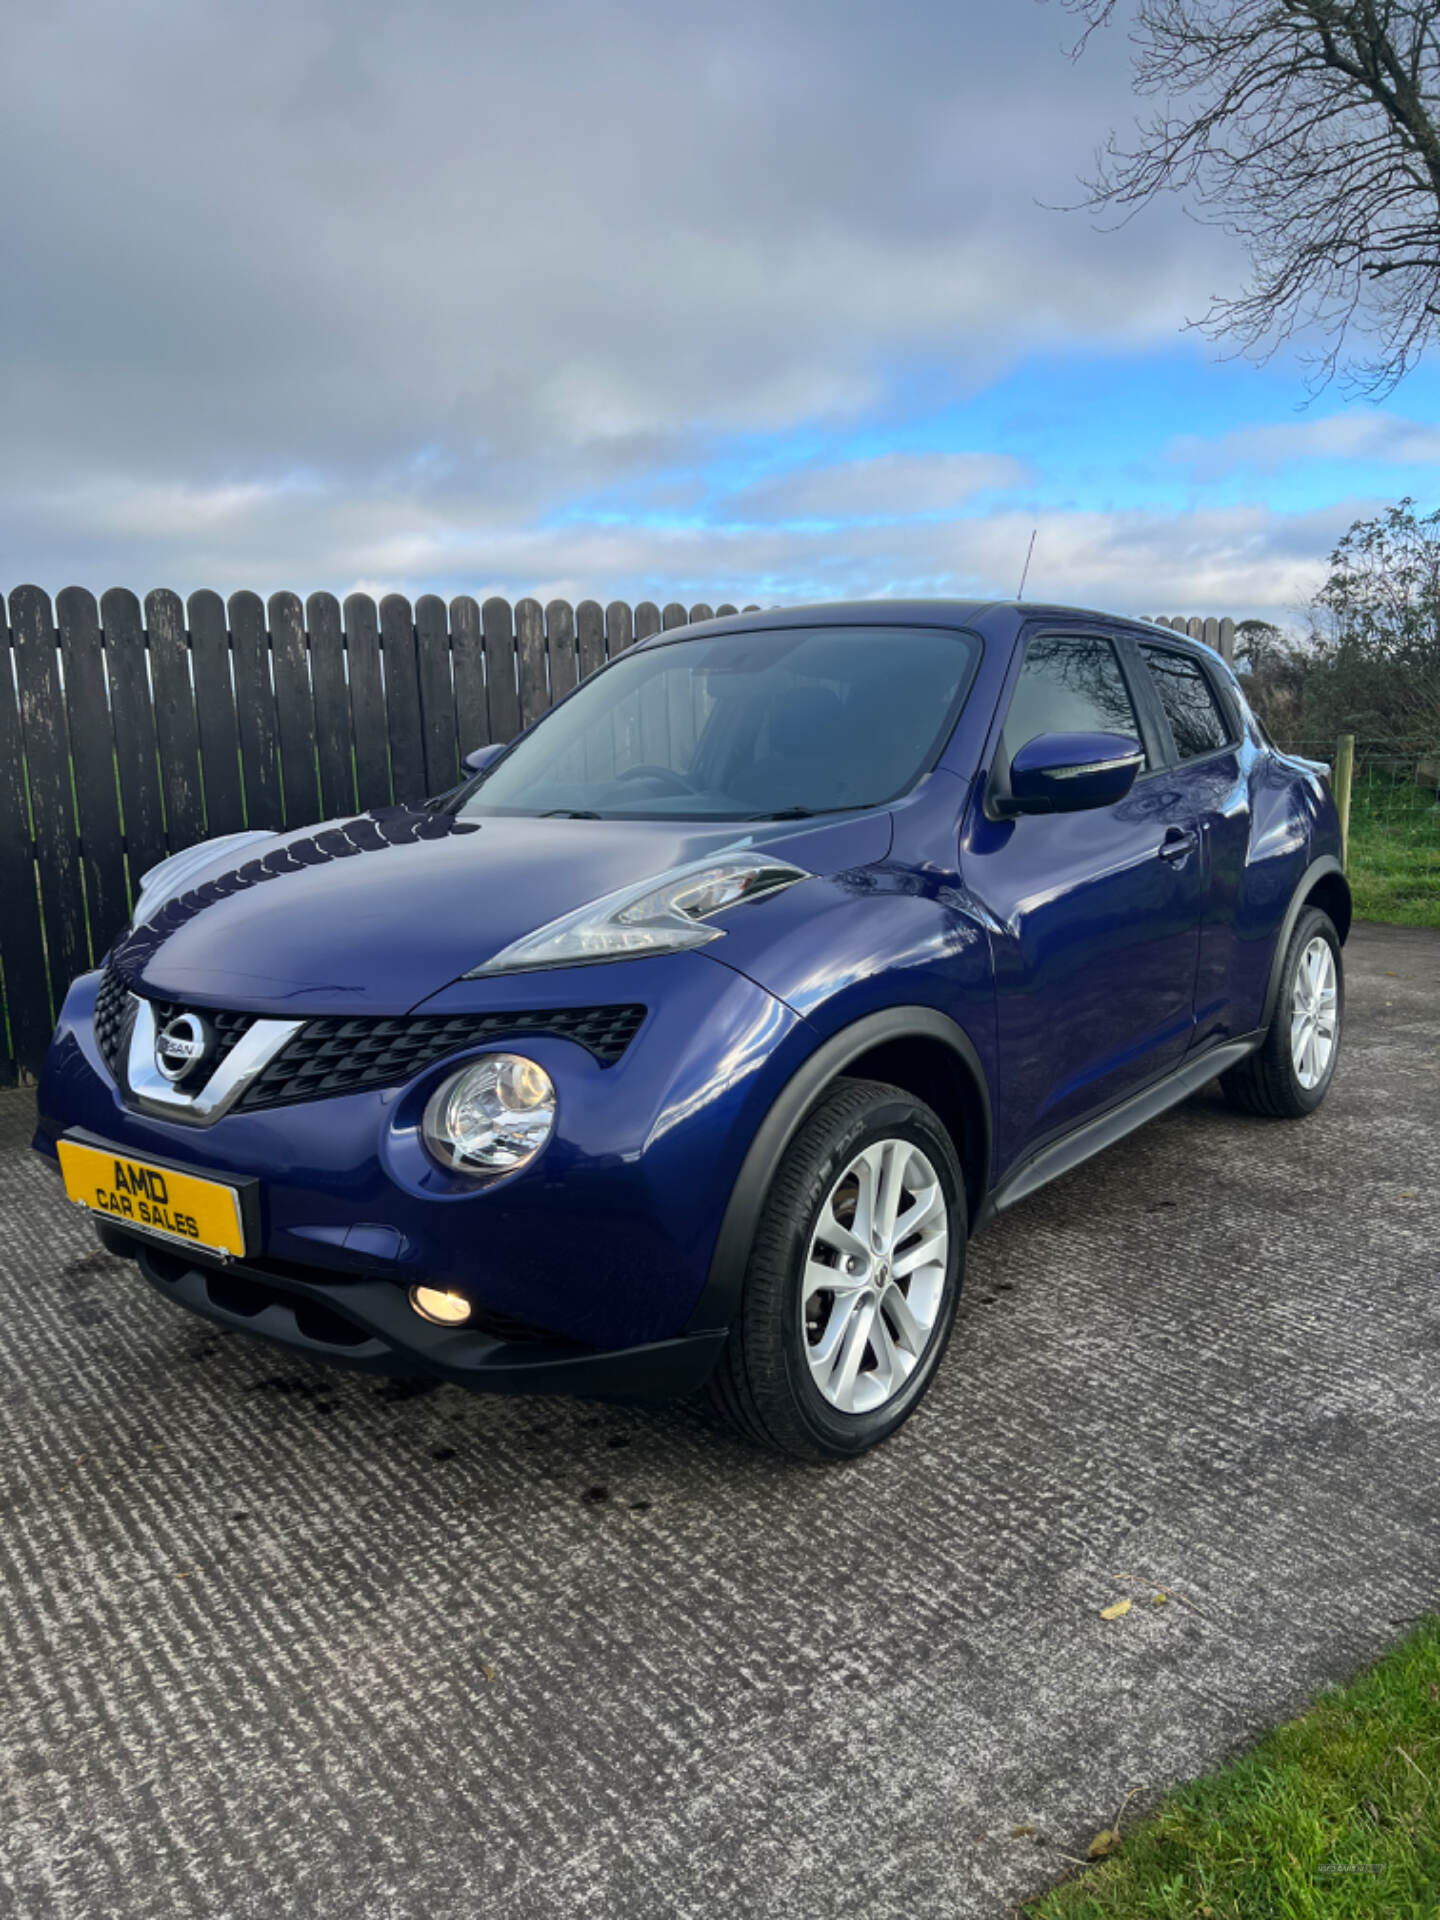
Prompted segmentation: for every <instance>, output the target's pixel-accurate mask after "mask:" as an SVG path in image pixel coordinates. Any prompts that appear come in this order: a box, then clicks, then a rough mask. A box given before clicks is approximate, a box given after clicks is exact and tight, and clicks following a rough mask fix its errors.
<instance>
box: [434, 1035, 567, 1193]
mask: <svg viewBox="0 0 1440 1920" xmlns="http://www.w3.org/2000/svg"><path fill="white" fill-rule="evenodd" d="M554 1126H555V1084H554V1082H553V1081H552V1080H551V1078H550V1076H549V1074H548V1073H546V1071H545V1069H544V1068H543V1067H537V1066H536V1064H535V1062H534V1061H533V1060H526V1059H525V1058H524V1057H523V1055H521V1054H518V1053H490V1054H487V1055H486V1056H485V1058H484V1059H483V1060H477V1061H475V1062H474V1064H473V1065H471V1066H468V1067H463V1068H462V1069H461V1070H460V1072H459V1073H456V1074H452V1075H451V1077H450V1078H449V1079H448V1080H447V1081H445V1083H444V1085H443V1086H441V1087H439V1088H438V1089H437V1090H436V1091H435V1092H434V1093H433V1094H432V1095H431V1096H430V1101H429V1104H428V1105H427V1107H426V1109H425V1119H424V1123H423V1127H424V1134H425V1144H426V1146H427V1147H428V1148H429V1149H430V1151H431V1153H432V1154H434V1156H435V1158H436V1159H437V1160H438V1161H439V1162H440V1164H441V1166H442V1167H452V1168H453V1169H454V1170H455V1171H456V1172H457V1173H511V1172H513V1171H514V1169H515V1168H516V1167H523V1166H524V1165H525V1163H526V1162H527V1161H528V1160H533V1159H534V1158H535V1156H536V1154H537V1153H538V1152H539V1151H540V1149H541V1147H543V1146H544V1144H545V1142H546V1141H547V1140H548V1139H549V1138H550V1135H551V1132H552V1130H553V1129H554Z"/></svg>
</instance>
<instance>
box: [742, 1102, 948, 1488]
mask: <svg viewBox="0 0 1440 1920" xmlns="http://www.w3.org/2000/svg"><path fill="white" fill-rule="evenodd" d="M964 1240H965V1191H964V1185H963V1182H962V1180H961V1175H960V1166H959V1162H958V1160H957V1159H956V1156H955V1149H954V1146H953V1144H952V1142H951V1140H950V1136H949V1134H948V1133H947V1132H946V1130H945V1128H944V1127H943V1126H942V1125H941V1123H940V1121H939V1119H938V1118H937V1117H936V1115H935V1114H934V1113H933V1112H932V1111H931V1110H930V1108H929V1107H927V1106H925V1105H924V1103H923V1102H921V1101H919V1100H916V1099H914V1098H912V1097H911V1095H909V1094H908V1093H905V1092H903V1091H902V1090H901V1089H900V1088H898V1087H889V1086H884V1085H882V1084H881V1083H879V1082H877V1081H867V1080H843V1081H839V1082H837V1084H836V1086H835V1087H834V1088H833V1089H832V1091H831V1092H830V1093H829V1094H827V1095H826V1097H825V1098H824V1100H822V1102H821V1103H820V1105H819V1106H818V1107H817V1108H816V1109H815V1111H814V1112H813V1113H812V1114H811V1116H810V1118H809V1119H808V1120H807V1121H806V1122H805V1124H804V1126H803V1127H802V1128H801V1129H800V1131H799V1133H798V1134H797V1135H796V1137H795V1139H794V1140H793V1141H792V1142H791V1145H790V1147H789V1149H788V1150H787V1152H786V1154H785V1157H784V1158H783V1160H782V1161H781V1163H780V1166H779V1168H778V1169H777V1171H776V1174H775V1178H774V1180H773V1181H772V1183H771V1186H770V1191H769V1194H768V1195H767V1197H766V1202H765V1209H764V1213H763V1215H762V1217H761V1221H760V1225H759V1228H758V1229H757V1231H756V1235H755V1242H754V1245H753V1247H752V1249H751V1254H750V1262H749V1266H748V1268H747V1271H746V1277H745V1287H744V1292H743V1294H742V1296H741V1302H740V1309H739V1313H738V1315H737V1318H736V1322H735V1325H734V1326H733V1327H732V1329H731V1334H730V1338H729V1340H728V1341H727V1343H726V1348H725V1352H724V1353H723V1354H722V1355H721V1358H720V1362H719V1365H718V1366H717V1368H716V1372H715V1375H714V1377H713V1379H712V1383H711V1396H712V1399H713V1401H714V1402H715V1404H716V1405H717V1406H718V1407H719V1409H720V1411H721V1412H722V1413H723V1414H724V1415H725V1417H726V1418H727V1419H728V1420H729V1422H730V1423H731V1424H732V1425H733V1426H735V1427H737V1428H739V1430H740V1431H741V1432H743V1433H744V1434H746V1435H747V1436H748V1437H749V1438H750V1439H752V1440H755V1441H758V1442H759V1443H760V1444H761V1445H763V1446H768V1447H771V1448H774V1449H776V1450H778V1451H780V1452H784V1453H791V1454H797V1455H800V1456H802V1457H807V1458H810V1459H844V1458H849V1457H853V1456H854V1455H856V1454H860V1453H864V1452H866V1451H867V1450H868V1449H869V1448H870V1447H873V1446H875V1445H876V1444H877V1443H878V1442H879V1441H881V1440H884V1439H886V1438H887V1437H888V1436H889V1435H890V1434H892V1433H893V1432H894V1431H895V1429H896V1428H897V1427H898V1426H899V1425H900V1424H901V1423H902V1421H904V1420H905V1419H907V1418H908V1417H909V1415H910V1414H911V1413H912V1412H913V1411H914V1409H915V1407H916V1406H917V1405H918V1403H919V1401H920V1399H921V1397H922V1396H923V1395H924V1393H925V1390H926V1388H927V1387H928V1386H929V1384H930V1381H931V1378H932V1377H933V1375H934V1372H935V1369H936V1367H937V1366H938V1365H939V1362H940V1356H941V1354H942V1353H943V1352H944V1350H945V1343H946V1341H947V1339H948V1338H949V1334H950V1327H951V1324H952V1322H953V1320H954V1317H955V1304H956V1300H957V1298H958V1296H959V1287H960V1274H961V1268H962V1265H963V1258H964Z"/></svg>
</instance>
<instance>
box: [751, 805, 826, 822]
mask: <svg viewBox="0 0 1440 1920" xmlns="http://www.w3.org/2000/svg"><path fill="white" fill-rule="evenodd" d="M819 811H820V809H819V808H818V807H781V808H780V810H779V812H778V813H747V814H746V815H745V818H746V819H747V820H813V819H814V818H815V816H816V814H817V813H819Z"/></svg>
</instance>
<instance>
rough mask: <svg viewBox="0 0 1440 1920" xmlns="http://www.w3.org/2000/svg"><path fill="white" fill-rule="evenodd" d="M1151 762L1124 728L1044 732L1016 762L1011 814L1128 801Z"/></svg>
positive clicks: (1023, 749)
mask: <svg viewBox="0 0 1440 1920" xmlns="http://www.w3.org/2000/svg"><path fill="white" fill-rule="evenodd" d="M1144 764H1145V754H1144V752H1143V750H1142V748H1141V746H1140V744H1139V742H1138V741H1136V740H1132V739H1130V738H1129V736H1128V735H1126V734H1123V733H1040V734H1037V735H1036V736H1035V738H1034V739H1033V740H1027V741H1026V742H1025V745H1024V746H1023V747H1021V749H1020V750H1019V752H1018V753H1017V754H1016V755H1015V758H1014V759H1013V760H1012V761H1011V762H1010V794H1009V798H1008V802H1007V803H1006V806H1005V811H1006V812H1007V813H1083V812H1086V811H1087V810H1088V809H1090V808H1092V807H1113V806H1114V804H1115V802H1116V801H1117V800H1123V799H1124V798H1125V796H1126V794H1127V793H1128V792H1129V791H1130V789H1131V787H1132V786H1133V785H1134V783H1135V776H1136V774H1137V773H1138V772H1139V771H1140V769H1141V767H1143V766H1144Z"/></svg>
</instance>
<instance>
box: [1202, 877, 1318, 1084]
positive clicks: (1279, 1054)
mask: <svg viewBox="0 0 1440 1920" xmlns="http://www.w3.org/2000/svg"><path fill="white" fill-rule="evenodd" d="M1344 1017H1345V970H1344V963H1343V961H1342V959H1341V955H1340V936H1339V934H1337V933H1336V931H1335V928H1334V925H1333V923H1332V921H1331V919H1330V916H1329V915H1328V914H1326V913H1322V912H1321V910H1320V909H1319V908H1318V907H1306V908H1305V910H1304V911H1303V912H1302V913H1301V915H1300V918H1299V920H1298V921H1297V922H1296V925H1295V931H1294V932H1293V933H1292V934H1291V936H1290V944H1289V946H1288V947H1287V948H1286V951H1285V966H1284V970H1283V972H1282V973H1281V976H1280V997H1279V999H1278V1000H1277V1001H1276V1003H1275V1016H1274V1018H1273V1019H1272V1020H1271V1022H1270V1031H1269V1033H1268V1034H1267V1035H1266V1036H1265V1040H1264V1044H1263V1045H1262V1046H1260V1047H1259V1048H1258V1049H1257V1050H1256V1052H1254V1053H1252V1054H1251V1055H1250V1057H1249V1059H1248V1060H1242V1061H1241V1063H1240V1065H1239V1066H1238V1067H1232V1068H1231V1069H1230V1071H1229V1072H1228V1073H1225V1074H1222V1075H1221V1076H1220V1085H1221V1087H1222V1088H1223V1089H1224V1092H1225V1098H1226V1099H1227V1100H1228V1101H1229V1102H1230V1104H1231V1106H1232V1107H1238V1108H1239V1109H1240V1111H1241V1112H1242V1113H1258V1114H1262V1115H1264V1116H1265V1117H1266V1118H1267V1119H1271V1120H1299V1119H1302V1118H1303V1117H1304V1116H1305V1115H1306V1114H1307V1113H1313V1112H1314V1111H1315V1109H1316V1108H1317V1107H1318V1106H1319V1104H1320V1102H1321V1101H1322V1100H1323V1099H1324V1098H1325V1095H1326V1094H1327V1092H1328V1091H1329V1089H1330V1082H1331V1080H1332V1079H1333V1078H1334V1077H1335V1062H1336V1061H1337V1059H1338V1058H1339V1057H1340V1031H1341V1027H1342V1025H1343V1022H1344Z"/></svg>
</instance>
